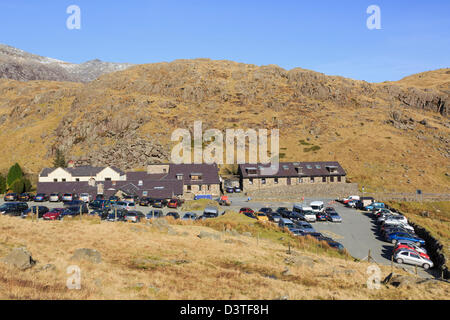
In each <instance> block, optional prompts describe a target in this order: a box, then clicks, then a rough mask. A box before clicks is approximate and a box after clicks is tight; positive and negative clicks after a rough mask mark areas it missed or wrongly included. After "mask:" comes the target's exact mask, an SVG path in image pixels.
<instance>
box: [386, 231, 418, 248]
mask: <svg viewBox="0 0 450 320" xmlns="http://www.w3.org/2000/svg"><path fill="white" fill-rule="evenodd" d="M386 240H387V241H389V242H391V243H394V244H395V243H397V241H400V240H406V241H412V242H416V243H420V244H421V245H422V246H423V245H424V244H425V240H423V239H421V238H419V237H415V236H413V235H411V234H409V233H406V232H394V233H390V234H387V235H386Z"/></svg>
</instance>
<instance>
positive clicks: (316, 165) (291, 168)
mask: <svg viewBox="0 0 450 320" xmlns="http://www.w3.org/2000/svg"><path fill="white" fill-rule="evenodd" d="M269 167H270V163H269V164H248V163H246V164H240V165H239V175H240V176H241V177H242V178H243V179H248V178H289V177H291V178H292V177H326V176H345V175H347V173H346V172H345V170H344V169H343V168H342V167H341V165H340V164H339V162H336V161H328V162H280V163H279V168H278V172H277V173H276V174H274V175H268V174H264V173H262V172H261V168H269ZM328 167H335V168H336V170H337V172H336V173H331V172H330V171H329V170H328V169H327V168H328ZM296 168H301V170H300V173H299V172H298V171H297V169H296ZM247 169H256V174H249V173H248V172H247Z"/></svg>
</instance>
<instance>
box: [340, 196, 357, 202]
mask: <svg viewBox="0 0 450 320" xmlns="http://www.w3.org/2000/svg"><path fill="white" fill-rule="evenodd" d="M359 199H360V198H359V196H350V197H347V198H344V200H343V201H342V203H343V204H347V203H349V202H350V201H352V200H355V201H358V200H359Z"/></svg>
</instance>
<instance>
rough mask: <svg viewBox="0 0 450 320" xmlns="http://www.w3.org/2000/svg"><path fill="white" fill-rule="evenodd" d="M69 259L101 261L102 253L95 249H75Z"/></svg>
mask: <svg viewBox="0 0 450 320" xmlns="http://www.w3.org/2000/svg"><path fill="white" fill-rule="evenodd" d="M71 260H78V261H81V260H85V261H89V262H92V263H101V262H102V255H101V254H100V252H98V251H97V250H95V249H86V248H83V249H77V250H76V251H75V253H74V255H73V256H72V258H71Z"/></svg>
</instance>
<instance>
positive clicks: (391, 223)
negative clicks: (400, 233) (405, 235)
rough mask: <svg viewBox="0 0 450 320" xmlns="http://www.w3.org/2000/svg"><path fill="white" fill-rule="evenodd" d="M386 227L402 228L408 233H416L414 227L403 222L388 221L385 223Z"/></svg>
mask: <svg viewBox="0 0 450 320" xmlns="http://www.w3.org/2000/svg"><path fill="white" fill-rule="evenodd" d="M384 226H385V227H388V228H389V227H400V228H403V229H405V230H408V231H411V232H413V233H414V232H415V230H414V228H413V227H412V226H410V225H409V224H407V223H403V222H401V221H395V220H393V221H392V220H387V221H386V222H385V223H384Z"/></svg>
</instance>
